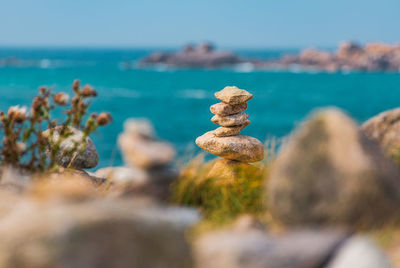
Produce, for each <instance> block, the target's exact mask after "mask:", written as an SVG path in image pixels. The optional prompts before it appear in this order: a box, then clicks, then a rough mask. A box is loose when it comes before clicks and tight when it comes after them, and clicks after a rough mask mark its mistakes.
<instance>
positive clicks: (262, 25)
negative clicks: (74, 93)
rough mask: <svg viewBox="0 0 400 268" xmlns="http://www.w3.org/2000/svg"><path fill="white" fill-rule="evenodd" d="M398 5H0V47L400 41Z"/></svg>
mask: <svg viewBox="0 0 400 268" xmlns="http://www.w3.org/2000/svg"><path fill="white" fill-rule="evenodd" d="M399 14H400V0H379V1H378V0H240V1H239V0H200V1H194V0H136V1H135V0H0V46H14V45H16V46H100V47H105V46H110V47H120V46H122V47H145V46H153V47H154V46H156V47H160V46H168V47H174V46H180V45H182V44H184V43H187V42H189V41H193V42H196V41H202V40H210V41H213V42H214V43H216V44H217V45H218V46H222V47H234V48H240V47H242V48H273V47H308V46H316V47H334V46H336V45H337V43H338V42H340V41H341V40H356V41H359V42H366V41H384V42H390V43H395V42H400V15H399Z"/></svg>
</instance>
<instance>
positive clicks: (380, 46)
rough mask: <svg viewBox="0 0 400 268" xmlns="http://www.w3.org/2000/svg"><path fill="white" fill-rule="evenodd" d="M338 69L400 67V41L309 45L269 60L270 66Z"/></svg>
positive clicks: (369, 69)
mask: <svg viewBox="0 0 400 268" xmlns="http://www.w3.org/2000/svg"><path fill="white" fill-rule="evenodd" d="M296 65H297V66H300V67H302V68H306V69H307V68H308V69H317V70H322V71H329V72H336V71H346V70H356V71H399V70H400V45H389V44H384V43H367V44H365V46H361V45H359V44H357V43H354V42H343V43H342V44H340V45H339V47H338V49H337V50H336V51H335V52H327V51H321V50H318V49H306V50H303V51H302V52H300V53H299V54H297V55H286V56H283V57H282V58H281V59H278V60H276V61H269V62H268V63H267V64H266V67H269V68H271V67H274V68H290V67H292V66H296Z"/></svg>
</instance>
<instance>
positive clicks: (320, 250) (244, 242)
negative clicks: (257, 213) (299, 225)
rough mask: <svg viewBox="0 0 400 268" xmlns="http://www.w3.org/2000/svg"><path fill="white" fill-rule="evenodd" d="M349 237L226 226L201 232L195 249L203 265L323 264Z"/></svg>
mask: <svg viewBox="0 0 400 268" xmlns="http://www.w3.org/2000/svg"><path fill="white" fill-rule="evenodd" d="M345 239H346V235H345V234H344V233H340V232H333V231H323V232H316V231H314V232H313V231H297V232H293V233H288V234H284V235H282V236H279V237H272V236H270V235H268V234H267V233H266V232H263V231H261V230H258V229H253V230H251V229H250V230H248V229H247V230H239V231H236V230H225V231H218V232H213V233H207V234H205V235H203V236H201V237H200V238H199V239H198V240H197V241H196V242H195V246H194V249H195V250H194V252H195V259H196V264H197V267H199V268H220V267H229V268H265V267H268V268H282V267H290V268H320V267H324V264H325V263H326V262H327V261H328V260H329V259H330V258H331V256H332V255H333V254H334V252H335V250H336V249H337V247H339V246H340V244H341V243H342V242H343V241H344V240H345ZM355 267H356V266H355ZM360 267H361V266H360Z"/></svg>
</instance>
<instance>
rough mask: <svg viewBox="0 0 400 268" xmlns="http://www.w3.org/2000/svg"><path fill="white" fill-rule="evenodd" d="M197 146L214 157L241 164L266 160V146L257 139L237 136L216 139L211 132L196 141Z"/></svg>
mask: <svg viewBox="0 0 400 268" xmlns="http://www.w3.org/2000/svg"><path fill="white" fill-rule="evenodd" d="M196 144H197V145H198V146H199V147H200V148H202V149H203V150H206V151H208V152H210V153H211V154H213V155H217V156H220V157H224V158H227V159H230V160H237V161H241V162H257V161H261V160H262V159H263V158H264V146H263V144H262V143H261V142H260V141H259V140H257V139H256V138H253V137H249V136H245V135H237V136H229V137H215V136H214V133H213V131H209V132H207V133H205V134H204V135H202V136H200V137H198V138H197V139H196Z"/></svg>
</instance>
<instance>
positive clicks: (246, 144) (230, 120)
mask: <svg viewBox="0 0 400 268" xmlns="http://www.w3.org/2000/svg"><path fill="white" fill-rule="evenodd" d="M215 97H216V98H217V99H219V100H220V101H222V102H220V103H217V104H214V105H212V106H211V107H210V110H211V112H212V113H213V114H214V117H213V118H211V121H212V122H213V123H215V124H217V125H220V127H219V128H217V129H215V130H212V131H209V132H207V133H205V134H204V135H202V136H200V137H198V138H197V139H196V144H197V145H198V146H199V147H200V148H202V149H203V150H206V151H208V152H209V153H211V154H213V155H216V156H220V157H222V158H224V160H222V161H219V162H218V161H217V163H216V165H220V166H224V165H225V166H235V165H237V164H238V163H252V162H258V161H261V160H262V159H263V158H264V146H263V144H262V143H261V142H260V141H259V140H257V139H256V138H253V137H249V136H246V135H241V134H239V132H240V131H241V130H243V129H244V128H245V127H247V126H248V125H249V124H250V121H249V120H248V118H249V115H248V114H247V113H244V112H243V111H244V110H246V109H247V106H248V105H247V101H249V100H250V99H252V98H253V95H252V94H250V93H249V92H247V91H246V90H243V89H239V88H237V87H235V86H228V87H225V88H224V89H223V90H221V91H219V92H217V93H215ZM237 162H238V163H237Z"/></svg>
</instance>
